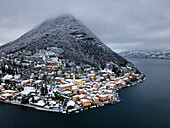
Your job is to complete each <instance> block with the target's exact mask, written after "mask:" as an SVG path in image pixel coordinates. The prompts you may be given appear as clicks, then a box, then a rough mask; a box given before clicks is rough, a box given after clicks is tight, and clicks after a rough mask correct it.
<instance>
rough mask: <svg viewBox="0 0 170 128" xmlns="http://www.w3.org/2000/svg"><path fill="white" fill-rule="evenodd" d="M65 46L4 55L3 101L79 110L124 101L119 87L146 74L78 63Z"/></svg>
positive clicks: (0, 98) (1, 61) (0, 97)
mask: <svg viewBox="0 0 170 128" xmlns="http://www.w3.org/2000/svg"><path fill="white" fill-rule="evenodd" d="M62 52H63V51H62V49H59V48H55V47H53V48H48V49H47V50H41V51H39V52H38V53H34V54H32V53H31V52H30V53H29V52H24V51H22V52H17V53H14V54H8V55H3V56H2V57H1V59H0V64H1V65H0V66H1V69H0V77H1V80H0V101H1V102H5V103H11V104H17V105H23V106H27V107H32V108H36V109H38V110H44V111H52V112H61V113H71V112H74V113H79V112H80V111H85V110H88V109H90V108H97V107H100V106H104V105H106V104H114V103H118V102H120V99H119V94H118V92H117V91H118V90H119V89H121V88H124V87H129V86H131V85H135V84H138V83H140V82H142V81H143V79H144V78H145V76H144V75H143V74H140V73H139V74H138V73H134V72H132V71H130V70H129V72H123V71H122V72H123V73H122V72H121V74H120V73H119V74H118V73H117V72H114V71H112V70H109V69H98V68H95V67H92V66H90V65H87V64H86V65H83V66H82V65H81V66H77V64H75V63H74V62H72V61H69V60H66V59H63V58H62V56H61V55H62Z"/></svg>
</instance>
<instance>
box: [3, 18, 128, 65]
mask: <svg viewBox="0 0 170 128" xmlns="http://www.w3.org/2000/svg"><path fill="white" fill-rule="evenodd" d="M47 47H57V48H60V49H61V50H62V51H63V52H62V57H63V58H64V59H68V60H71V61H74V62H75V63H77V64H81V63H85V64H89V65H92V66H97V67H106V65H108V63H112V64H115V65H117V66H123V67H126V66H127V64H128V63H129V62H128V61H127V60H126V59H124V58H123V57H121V56H119V55H118V54H117V53H115V52H114V51H112V50H111V49H110V48H109V47H107V46H106V45H105V44H104V43H103V42H102V41H101V40H100V39H99V38H98V37H97V36H96V35H95V34H93V33H92V32H91V31H90V30H89V29H88V28H87V27H86V26H84V25H83V24H82V23H81V22H80V21H78V20H77V19H75V18H74V17H73V16H71V15H63V16H60V17H57V18H54V19H50V20H47V21H45V22H43V23H41V24H40V25H39V26H37V27H36V28H34V29H32V30H31V31H29V32H27V33H25V34H24V35H22V36H21V37H20V38H18V39H16V40H14V41H12V42H9V43H7V44H5V45H3V46H1V47H0V53H5V54H7V53H15V52H18V51H26V52H27V53H30V52H31V53H32V54H35V53H36V52H37V51H39V50H41V49H46V48H47Z"/></svg>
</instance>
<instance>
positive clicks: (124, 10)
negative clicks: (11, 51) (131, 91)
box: [0, 0, 170, 52]
mask: <svg viewBox="0 0 170 128" xmlns="http://www.w3.org/2000/svg"><path fill="white" fill-rule="evenodd" d="M62 14H72V15H73V16H74V17H75V18H77V19H79V20H81V21H82V22H83V23H84V24H85V25H86V26H87V27H88V28H89V29H90V30H91V31H92V32H93V33H95V34H96V35H97V36H98V37H99V38H100V39H101V40H102V41H103V42H104V43H105V44H106V45H108V46H109V47H111V48H112V49H113V50H115V51H117V52H119V51H122V50H133V49H137V50H143V49H147V50H149V49H163V48H170V0H0V45H3V44H5V43H7V42H9V41H12V40H15V39H17V38H18V37H20V36H21V35H22V34H24V33H25V32H27V31H29V30H31V29H32V28H34V27H35V26H37V25H38V24H39V23H41V22H42V21H44V20H46V19H49V18H53V17H57V16H59V15H62Z"/></svg>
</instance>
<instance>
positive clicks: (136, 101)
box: [0, 59, 170, 128]
mask: <svg viewBox="0 0 170 128" xmlns="http://www.w3.org/2000/svg"><path fill="white" fill-rule="evenodd" d="M129 60H130V61H131V62H133V63H134V64H135V65H136V66H137V67H138V68H139V70H140V71H142V72H144V73H145V74H146V76H147V79H146V81H145V82H144V83H141V84H139V85H136V86H132V87H128V88H125V89H122V90H120V91H119V94H120V98H122V102H121V103H119V104H116V105H107V106H105V107H102V108H97V109H91V110H89V111H85V112H81V113H79V114H76V115H67V116H65V115H62V114H59V113H52V112H43V111H37V110H34V109H32V108H26V107H22V106H15V105H10V104H5V103H0V128H51V127H53V128H66V127H67V128H68V127H81V128H87V127H89V128H90V127H93V128H106V127H107V128H113V127H114V128H170V61H168V60H156V59H155V60H154V59H129Z"/></svg>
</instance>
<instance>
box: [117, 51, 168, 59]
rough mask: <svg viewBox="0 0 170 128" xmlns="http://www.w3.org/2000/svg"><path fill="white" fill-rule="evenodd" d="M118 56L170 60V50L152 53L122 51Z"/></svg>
mask: <svg viewBox="0 0 170 128" xmlns="http://www.w3.org/2000/svg"><path fill="white" fill-rule="evenodd" d="M120 55H122V56H124V57H128V58H151V59H170V49H165V50H153V51H138V50H132V51H124V52H121V53H120Z"/></svg>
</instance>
